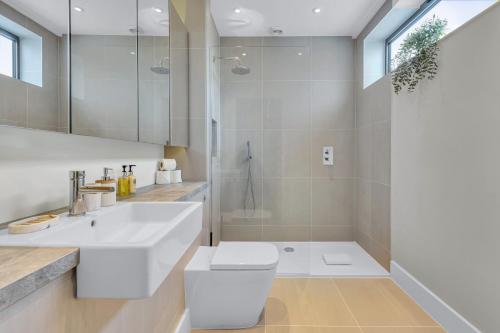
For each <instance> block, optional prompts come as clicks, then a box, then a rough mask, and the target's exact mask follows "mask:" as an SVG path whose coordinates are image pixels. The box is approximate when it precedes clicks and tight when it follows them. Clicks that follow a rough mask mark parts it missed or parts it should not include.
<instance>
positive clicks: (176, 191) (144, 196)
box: [118, 182, 208, 202]
mask: <svg viewBox="0 0 500 333" xmlns="http://www.w3.org/2000/svg"><path fill="white" fill-rule="evenodd" d="M207 187H208V184H207V183H206V182H184V183H179V184H169V185H151V186H146V187H142V188H140V189H137V193H136V194H135V195H130V196H127V197H122V198H120V197H118V201H149V202H159V201H160V202H162V201H165V202H166V201H188V200H190V198H192V197H193V196H195V195H196V194H198V193H200V192H201V191H203V190H204V189H206V188H207Z"/></svg>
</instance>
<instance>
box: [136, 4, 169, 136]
mask: <svg viewBox="0 0 500 333" xmlns="http://www.w3.org/2000/svg"><path fill="white" fill-rule="evenodd" d="M138 22H139V24H138V26H139V34H138V39H137V40H138V53H137V55H138V64H139V71H138V73H139V78H138V79H139V81H138V84H139V141H141V142H148V143H157V144H163V145H166V144H167V143H168V141H169V138H170V124H169V118H170V111H169V109H170V91H169V90H170V36H169V35H170V31H169V25H170V22H169V1H168V0H138Z"/></svg>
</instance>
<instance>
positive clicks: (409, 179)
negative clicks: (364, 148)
mask: <svg viewBox="0 0 500 333" xmlns="http://www.w3.org/2000/svg"><path fill="white" fill-rule="evenodd" d="M498 36H500V5H498V4H497V5H494V6H493V7H492V8H491V9H490V10H488V11H486V12H485V13H484V14H483V15H481V16H479V17H477V18H475V19H474V20H473V21H471V22H470V23H469V24H467V25H466V26H464V27H462V28H461V29H459V30H457V31H455V32H453V33H452V34H450V35H449V36H448V37H446V38H445V39H444V40H443V41H442V42H441V43H440V47H441V53H440V61H439V63H440V69H439V74H438V76H437V78H436V79H435V80H433V81H425V82H423V83H421V84H420V85H419V87H418V88H417V90H416V91H415V92H414V93H413V94H407V93H402V94H401V95H400V96H393V102H392V103H393V105H392V138H391V144H392V164H391V169H392V178H391V184H392V193H391V207H392V210H391V215H392V217H391V218H392V257H393V260H395V261H396V262H397V263H398V264H399V265H401V266H402V267H403V268H405V269H406V270H407V271H409V272H410V273H411V274H412V275H413V276H415V277H416V278H417V279H418V280H420V282H422V283H423V284H424V285H425V286H427V287H428V288H429V289H431V290H432V291H433V292H434V293H435V294H437V295H438V296H439V297H440V298H442V299H443V300H444V301H445V302H447V303H448V304H449V305H450V306H452V307H453V308H454V309H455V310H457V311H458V312H459V313H460V314H462V315H463V316H464V317H465V318H466V319H468V320H469V321H470V322H471V323H472V324H474V325H476V326H477V327H478V328H479V329H480V330H481V331H483V332H485V333H488V332H491V333H493V332H498V330H499V328H500V316H498V309H500V285H499V283H498V278H499V276H500V265H499V264H498V257H499V255H500V242H499V235H500V222H499V221H500V191H499V189H500V172H499V170H500V145H499V143H500V87H499V85H498V78H499V77H500V65H499V62H498V59H499V54H500V43H499V39H498Z"/></svg>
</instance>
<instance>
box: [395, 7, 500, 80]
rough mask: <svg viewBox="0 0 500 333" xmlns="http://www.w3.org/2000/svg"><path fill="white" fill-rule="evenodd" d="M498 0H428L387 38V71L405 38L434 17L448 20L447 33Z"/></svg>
mask: <svg viewBox="0 0 500 333" xmlns="http://www.w3.org/2000/svg"><path fill="white" fill-rule="evenodd" d="M496 2H497V0H462V1H456V0H427V1H426V2H425V3H424V4H423V5H422V7H421V8H420V9H419V10H418V11H417V12H416V13H415V14H414V15H413V16H412V17H411V18H410V19H409V20H408V21H406V22H405V23H404V24H403V25H402V26H401V27H399V28H398V29H397V30H396V31H395V32H394V33H393V34H392V35H391V36H390V37H389V38H388V39H387V40H386V72H387V73H389V72H391V71H392V70H394V69H395V66H397V64H395V63H394V61H393V60H394V58H395V56H396V54H397V52H398V50H399V47H400V45H401V44H402V42H403V41H404V39H405V38H406V37H407V36H408V35H409V34H411V33H412V32H413V31H415V30H416V29H418V28H419V27H420V26H421V25H422V24H423V23H424V22H426V21H428V20H430V19H432V18H433V17H436V18H439V19H443V20H446V21H447V24H446V30H445V34H449V33H450V32H452V31H454V30H456V29H457V28H459V27H460V26H462V25H464V24H465V23H466V22H468V21H469V20H471V19H472V18H473V17H475V16H477V15H478V14H480V13H481V12H483V11H484V10H486V9H487V8H488V7H490V6H492V5H493V4H494V3H496Z"/></svg>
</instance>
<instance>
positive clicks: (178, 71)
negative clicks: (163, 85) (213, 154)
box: [170, 5, 189, 147]
mask: <svg viewBox="0 0 500 333" xmlns="http://www.w3.org/2000/svg"><path fill="white" fill-rule="evenodd" d="M170 7H171V9H170V55H171V57H170V64H171V65H170V66H171V74H170V81H171V82H170V83H171V84H170V96H171V98H170V123H171V138H170V145H172V146H178V147H188V146H189V44H188V43H189V39H188V31H187V29H186V27H185V26H184V24H183V22H182V20H181V18H180V17H179V15H178V14H177V12H176V11H175V8H174V6H172V5H171V6H170Z"/></svg>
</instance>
